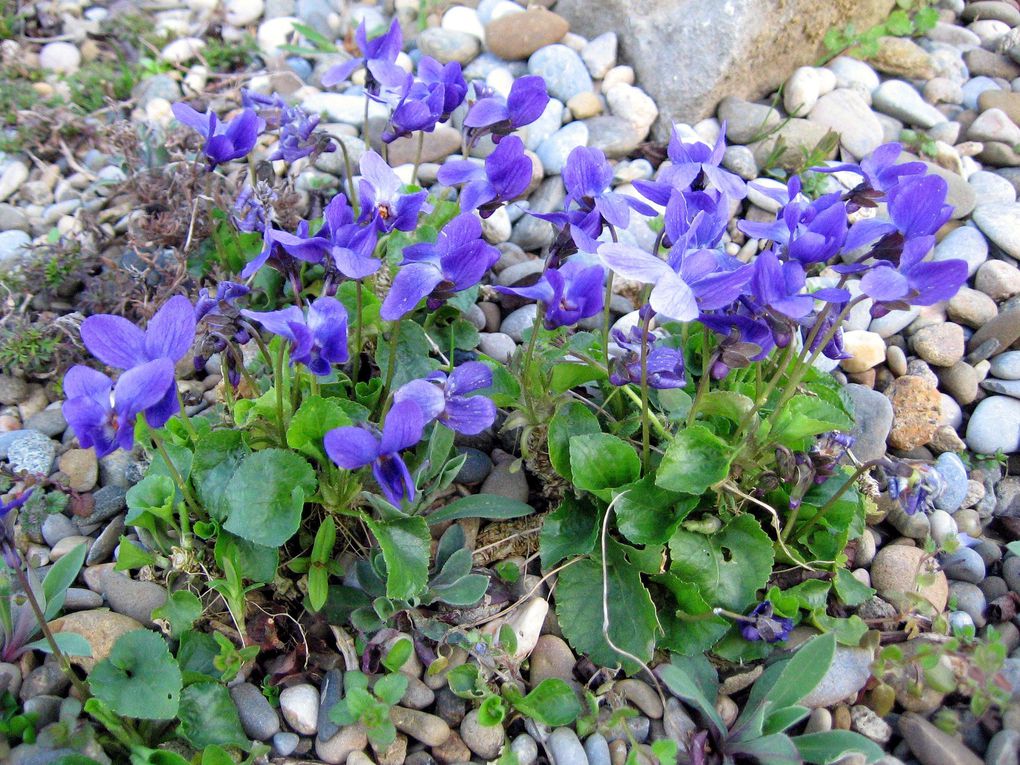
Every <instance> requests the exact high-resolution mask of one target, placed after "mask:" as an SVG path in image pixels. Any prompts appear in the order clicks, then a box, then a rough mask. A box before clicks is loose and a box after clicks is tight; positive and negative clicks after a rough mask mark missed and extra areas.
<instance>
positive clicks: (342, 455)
mask: <svg viewBox="0 0 1020 765" xmlns="http://www.w3.org/2000/svg"><path fill="white" fill-rule="evenodd" d="M322 445H323V447H324V448H325V449H326V454H327V455H328V456H329V458H330V459H331V460H333V462H334V464H336V465H337V466H339V467H342V468H343V469H344V470H357V469H358V468H362V467H365V465H368V464H369V463H372V462H375V460H376V458H378V456H379V440H378V439H377V438H376V437H375V436H373V435H372V434H371V433H369V432H368V431H367V430H365V429H364V428H355V427H344V428H334V429H333V430H331V431H329V432H328V433H327V434H326V436H325V437H324V438H323V439H322Z"/></svg>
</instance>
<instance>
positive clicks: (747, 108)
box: [717, 96, 783, 144]
mask: <svg viewBox="0 0 1020 765" xmlns="http://www.w3.org/2000/svg"><path fill="white" fill-rule="evenodd" d="M717 114H718V116H719V120H720V121H722V122H725V123H726V137H727V138H728V139H729V140H730V141H732V142H733V143H738V144H747V143H751V142H752V141H756V140H759V139H760V138H762V136H763V135H764V134H765V133H768V132H770V131H771V130H772V129H773V128H775V127H776V126H778V125H779V123H780V122H782V121H783V117H782V116H781V115H780V114H779V112H778V111H776V110H775V109H773V108H772V107H770V106H766V105H765V104H755V103H751V102H750V101H745V100H744V99H742V98H736V97H734V96H727V97H726V98H724V99H723V100H722V101H720V102H719V109H718V111H717Z"/></svg>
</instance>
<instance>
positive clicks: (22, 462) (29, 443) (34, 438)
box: [7, 430, 57, 476]
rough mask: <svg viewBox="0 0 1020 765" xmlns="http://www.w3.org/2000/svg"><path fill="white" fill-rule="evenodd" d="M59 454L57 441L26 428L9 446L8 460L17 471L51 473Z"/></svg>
mask: <svg viewBox="0 0 1020 765" xmlns="http://www.w3.org/2000/svg"><path fill="white" fill-rule="evenodd" d="M56 456H57V443H56V442H55V441H53V440H52V439H50V438H49V437H47V436H45V435H43V434H42V433H39V432H38V431H35V430H26V431H24V432H23V435H20V436H18V437H17V438H16V439H14V440H13V441H11V443H10V444H9V445H8V447H7V460H8V461H9V462H10V464H11V470H13V471H14V472H15V473H21V472H25V473H29V474H31V475H43V476H46V475H49V473H50V468H51V467H52V466H53V460H54V459H55V458H56Z"/></svg>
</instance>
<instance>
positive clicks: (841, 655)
mask: <svg viewBox="0 0 1020 765" xmlns="http://www.w3.org/2000/svg"><path fill="white" fill-rule="evenodd" d="M871 661H872V655H871V651H868V650H865V649H863V648H848V647H845V646H837V647H836V653H835V654H834V656H833V658H832V664H831V665H830V666H829V669H828V671H826V673H825V674H824V675H822V679H821V680H820V681H819V682H818V684H817V685H816V686H815V687H814V688H813V689H812V690H811V692H810V693H808V694H807V696H805V697H804V698H803V699H801V701H800V702H798V703H799V704H800V705H801V706H805V707H808V708H810V709H814V708H815V707H830V706H832V705H833V704H836V703H837V702H839V701H841V700H843V699H845V698H846V697H847V696H850V695H851V694H854V693H857V691H859V690H860V689H861V688H863V687H864V684H865V683H867V682H868V678H869V677H871Z"/></svg>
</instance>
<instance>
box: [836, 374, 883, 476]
mask: <svg viewBox="0 0 1020 765" xmlns="http://www.w3.org/2000/svg"><path fill="white" fill-rule="evenodd" d="M843 390H844V391H846V393H847V395H848V396H849V397H850V400H851V401H852V402H853V407H854V428H853V430H852V431H851V435H852V436H853V437H854V438H855V439H856V441H855V442H854V445H853V447H852V451H853V453H854V455H855V456H856V457H857V459H859V460H860V461H861V462H870V461H871V460H875V459H881V458H882V457H884V456H885V441H886V438H888V436H889V430H890V429H891V428H892V422H893V408H892V402H890V400H889V398H888V397H887V396H885V395H884V394H882V393H879V392H878V391H875V390H872V389H871V388H867V387H865V386H863V385H857V384H855V383H850V384H848V385H846V386H845V387H844V389H843Z"/></svg>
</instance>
